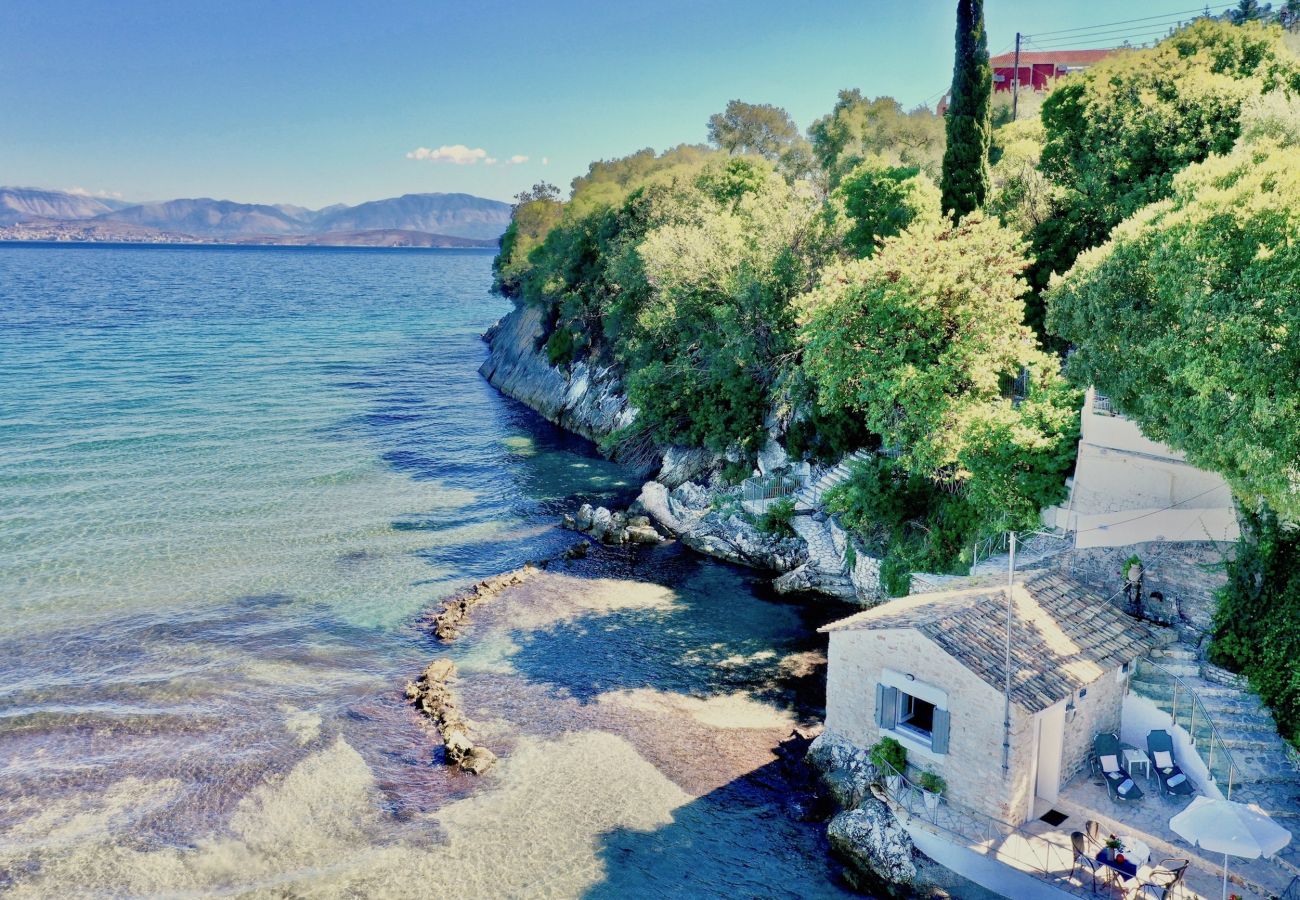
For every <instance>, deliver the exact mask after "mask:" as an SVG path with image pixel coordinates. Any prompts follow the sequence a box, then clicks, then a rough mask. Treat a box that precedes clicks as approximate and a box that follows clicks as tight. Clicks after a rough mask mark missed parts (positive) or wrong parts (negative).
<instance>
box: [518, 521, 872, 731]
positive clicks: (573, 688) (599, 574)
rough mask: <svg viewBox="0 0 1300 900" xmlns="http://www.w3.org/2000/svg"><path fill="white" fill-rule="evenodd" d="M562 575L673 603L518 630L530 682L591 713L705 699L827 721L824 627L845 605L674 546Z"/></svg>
mask: <svg viewBox="0 0 1300 900" xmlns="http://www.w3.org/2000/svg"><path fill="white" fill-rule="evenodd" d="M562 571H563V574H564V575H565V576H569V577H576V578H579V579H588V578H605V579H619V580H627V581H632V580H640V581H649V582H653V583H656V584H659V585H664V586H666V587H668V588H669V589H671V598H672V599H671V602H668V603H661V604H654V605H650V606H630V607H623V608H613V609H594V610H591V611H587V612H583V613H581V614H577V615H574V616H567V617H564V618H561V619H560V620H558V621H555V622H552V623H550V624H549V625H547V626H545V627H543V628H540V629H536V630H515V631H513V632H512V633H511V639H512V641H513V643H514V644H515V646H516V649H514V651H513V652H512V654H511V656H510V663H511V666H512V667H513V669H514V670H515V671H516V672H517V673H518V674H519V675H520V676H522V677H523V678H525V679H527V680H529V681H531V682H534V683H541V684H545V685H548V686H550V687H551V688H552V689H554V690H555V691H557V692H559V693H560V694H562V695H564V696H566V697H568V698H571V699H573V700H576V701H577V702H579V703H583V704H587V703H591V702H593V701H595V700H596V699H597V698H599V697H600V696H601V695H604V694H609V693H610V692H617V691H635V690H639V689H650V690H653V691H656V692H661V693H665V694H676V695H680V696H682V697H688V698H693V699H697V700H708V699H710V698H718V697H727V696H734V695H739V694H744V695H746V696H748V697H749V698H751V699H753V700H755V701H758V702H760V703H765V704H769V705H771V706H773V707H775V708H777V709H780V710H784V711H786V712H788V713H790V715H791V716H793V718H794V720H795V721H797V722H798V723H799V724H801V725H811V724H814V723H815V722H819V721H820V720H821V718H822V717H823V715H824V706H825V665H826V660H825V646H826V639H825V636H824V635H820V634H818V633H817V631H816V628H817V626H818V625H821V624H823V623H824V622H828V621H832V620H833V619H835V618H837V617H839V616H840V615H842V614H844V613H846V612H847V611H848V608H847V607H843V606H840V605H839V604H832V603H826V604H820V603H819V604H811V605H810V604H808V603H805V602H799V601H791V600H786V599H784V598H780V597H778V596H776V595H774V594H772V592H771V591H770V589H768V588H767V585H766V584H765V581H764V580H763V579H761V578H760V577H759V576H757V575H756V574H755V573H753V572H750V571H748V570H742V569H739V568H737V567H733V566H729V565H727V564H724V563H719V562H717V561H714V560H707V559H704V558H701V557H699V556H696V555H695V554H693V553H691V552H690V551H688V550H686V549H684V548H683V547H681V546H680V545H676V544H672V545H668V546H665V547H661V548H656V549H652V550H635V549H620V550H605V549H601V550H597V551H595V553H594V554H593V558H592V559H589V560H587V561H584V562H583V563H581V564H569V565H566V566H564V567H563V568H562ZM603 589H605V590H610V591H617V590H618V588H617V587H614V586H610V587H608V588H603ZM503 615H507V614H503Z"/></svg>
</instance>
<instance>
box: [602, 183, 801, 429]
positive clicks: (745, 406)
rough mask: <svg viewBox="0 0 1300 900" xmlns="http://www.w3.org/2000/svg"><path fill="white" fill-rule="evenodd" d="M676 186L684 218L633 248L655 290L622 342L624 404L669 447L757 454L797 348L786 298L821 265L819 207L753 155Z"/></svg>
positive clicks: (646, 296)
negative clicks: (813, 237)
mask: <svg viewBox="0 0 1300 900" xmlns="http://www.w3.org/2000/svg"><path fill="white" fill-rule="evenodd" d="M681 190H682V192H683V196H682V197H681V200H680V205H679V215H677V216H676V217H674V218H673V219H672V220H670V221H664V222H662V223H661V224H659V225H658V226H657V227H655V228H653V229H652V230H650V231H649V232H647V234H646V235H645V238H644V239H643V240H642V241H641V243H640V245H639V246H638V249H637V254H638V257H639V259H640V260H641V263H642V265H643V267H644V273H645V279H646V283H647V284H648V285H649V287H650V290H649V291H648V292H647V293H646V294H644V295H643V296H642V297H641V303H640V305H639V307H638V309H637V311H636V313H635V317H634V324H632V325H629V327H628V329H627V331H626V333H625V336H624V337H623V338H622V339H621V341H620V349H619V353H620V358H621V359H622V360H623V361H624V363H625V365H626V367H627V369H628V372H629V374H628V380H627V385H628V397H629V399H630V400H631V401H632V403H633V404H634V405H636V407H637V408H638V409H639V410H640V419H639V421H640V424H641V426H642V427H643V428H649V429H651V430H652V431H653V433H654V434H655V436H656V437H657V438H658V439H659V440H661V441H663V442H666V443H667V442H672V443H681V444H687V445H692V446H701V445H702V446H707V447H710V448H712V449H715V450H724V449H727V448H729V447H731V446H735V445H739V446H740V447H741V448H742V449H743V450H746V451H749V452H753V451H756V450H757V449H758V447H759V445H760V444H761V441H762V432H763V419H764V416H765V414H766V411H767V406H768V402H769V399H770V396H771V390H772V387H773V385H774V384H775V383H776V381H777V380H778V378H779V377H780V376H781V374H782V372H783V371H784V369H785V368H787V367H788V366H789V365H790V358H791V356H792V354H793V352H794V310H793V307H792V304H791V299H792V298H793V297H795V296H797V295H799V294H800V293H802V292H803V291H805V290H807V289H808V287H809V286H810V282H811V278H812V272H813V270H814V269H815V267H816V265H817V260H816V259H815V258H814V257H811V256H810V255H809V254H810V252H813V249H814V246H815V245H813V244H812V243H810V242H808V241H806V240H805V239H804V238H805V235H806V234H807V233H808V232H809V231H810V230H811V228H812V227H813V218H814V215H815V212H816V206H815V205H814V203H813V202H812V199H811V198H810V197H809V196H807V195H805V194H803V193H801V192H800V191H798V190H796V189H794V188H792V187H791V186H790V185H789V184H787V183H786V182H785V181H784V180H783V179H782V178H781V177H779V176H778V175H777V174H776V172H775V171H774V169H773V167H772V166H771V165H769V164H767V163H765V162H762V161H759V160H755V159H753V158H733V159H731V160H728V161H727V162H726V163H725V164H724V165H718V164H715V165H713V166H710V167H708V168H706V170H705V171H704V172H703V173H701V175H700V176H699V177H697V179H696V180H695V181H694V183H693V184H691V185H683V186H682V188H681Z"/></svg>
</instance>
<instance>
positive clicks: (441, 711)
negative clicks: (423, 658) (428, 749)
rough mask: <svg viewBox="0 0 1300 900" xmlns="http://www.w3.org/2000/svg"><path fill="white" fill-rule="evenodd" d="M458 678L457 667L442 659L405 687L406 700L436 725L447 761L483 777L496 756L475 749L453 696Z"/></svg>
mask: <svg viewBox="0 0 1300 900" xmlns="http://www.w3.org/2000/svg"><path fill="white" fill-rule="evenodd" d="M455 679H456V664H455V663H453V662H452V661H451V660H450V659H447V658H446V657H445V656H444V657H439V658H438V659H435V660H434V661H433V662H431V663H429V664H428V665H427V666H425V667H424V671H423V672H421V673H420V675H419V677H417V678H416V679H415V681H412V682H410V683H408V684H407V685H406V699H407V700H409V701H411V703H412V704H413V705H414V706H415V708H416V709H418V710H419V711H420V712H422V713H424V714H425V715H426V716H428V717H429V719H431V720H432V721H433V724H434V725H436V726H437V728H438V733H439V734H440V735H442V746H443V750H444V751H445V753H446V759H447V762H448V763H449V764H451V765H454V766H457V767H458V768H460V769H461V770H462V771H465V772H469V773H470V774H471V775H482V774H483V773H484V772H486V771H487V770H488V769H490V768H491V767H492V764H493V763H495V762H496V760H497V757H496V754H495V753H493V752H492V751H491V750H489V749H487V748H486V747H478V746H475V744H474V739H473V737H471V734H470V727H471V726H470V722H469V720H468V719H466V718H465V716H464V714H463V713H461V711H460V709H459V706H458V705H457V702H456V696H455V694H453V693H452V689H451V685H452V682H454V681H455Z"/></svg>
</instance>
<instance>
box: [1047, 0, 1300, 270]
mask: <svg viewBox="0 0 1300 900" xmlns="http://www.w3.org/2000/svg"><path fill="white" fill-rule="evenodd" d="M1281 37H1282V35H1281V31H1280V30H1279V29H1278V28H1277V27H1276V26H1264V25H1260V24H1257V23H1249V24H1246V25H1243V26H1233V25H1230V24H1228V23H1225V22H1221V21H1215V20H1210V19H1199V20H1197V21H1196V22H1195V23H1193V24H1192V25H1191V26H1189V27H1187V28H1184V29H1182V30H1181V31H1179V32H1177V33H1176V34H1174V35H1173V36H1171V37H1169V38H1167V39H1166V40H1164V41H1162V42H1161V43H1160V44H1158V45H1157V46H1155V47H1153V48H1150V49H1145V50H1130V51H1125V52H1122V53H1116V54H1114V55H1112V56H1110V57H1107V58H1106V59H1104V60H1102V61H1101V62H1099V63H1098V64H1097V65H1095V66H1093V67H1092V68H1091V69H1089V70H1088V71H1087V72H1084V73H1081V74H1079V75H1076V76H1071V78H1070V79H1068V80H1067V82H1066V83H1065V84H1063V85H1061V86H1060V87H1058V88H1056V90H1055V91H1053V92H1052V94H1051V96H1049V97H1048V98H1047V100H1046V101H1045V102H1044V104H1043V109H1042V120H1043V125H1044V128H1045V131H1046V140H1045V143H1044V146H1043V150H1042V161H1041V169H1042V171H1043V173H1044V174H1045V175H1046V176H1047V177H1048V178H1049V179H1050V180H1051V181H1052V182H1053V183H1054V184H1055V185H1056V187H1057V188H1058V189H1059V192H1060V193H1059V203H1058V206H1057V211H1056V214H1055V215H1053V216H1051V217H1050V218H1049V219H1047V220H1045V221H1043V222H1042V223H1040V224H1039V225H1038V227H1037V228H1036V229H1035V232H1034V238H1033V243H1034V254H1035V256H1036V257H1037V264H1036V267H1035V270H1034V271H1033V273H1032V274H1031V281H1032V282H1033V283H1034V285H1035V287H1040V288H1041V287H1044V286H1045V285H1046V283H1047V281H1048V278H1049V276H1050V275H1051V273H1053V272H1058V273H1059V272H1064V271H1065V270H1067V269H1068V268H1070V266H1071V264H1073V262H1074V260H1075V258H1076V257H1077V256H1078V254H1079V253H1080V252H1082V251H1083V250H1085V249H1087V248H1088V247H1093V246H1096V245H1097V244H1099V243H1101V242H1102V241H1104V240H1105V239H1106V236H1107V235H1108V234H1109V233H1110V229H1111V228H1113V227H1114V226H1115V225H1116V224H1118V223H1119V222H1120V221H1121V220H1123V219H1124V218H1126V217H1127V216H1130V215H1132V214H1133V213H1135V212H1136V211H1137V210H1139V209H1141V208H1142V207H1143V206H1145V205H1146V204H1148V203H1151V202H1153V201H1155V200H1159V199H1161V198H1163V197H1165V196H1167V195H1168V194H1169V191H1170V189H1171V187H1172V185H1173V179H1174V176H1175V174H1176V173H1177V172H1179V171H1180V170H1182V169H1183V168H1185V167H1186V166H1188V165H1190V164H1192V163H1195V162H1200V161H1201V160H1204V159H1205V158H1206V157H1208V156H1209V155H1210V154H1213V153H1219V154H1222V153H1227V152H1228V151H1229V150H1231V149H1232V147H1233V145H1234V143H1235V142H1236V140H1237V137H1238V135H1239V134H1240V129H1241V112H1242V109H1243V107H1244V106H1245V104H1246V103H1247V102H1248V101H1249V100H1250V98H1252V97H1255V96H1259V95H1261V94H1266V93H1270V92H1273V91H1281V90H1286V91H1290V92H1295V91H1297V90H1300V60H1297V59H1296V57H1295V56H1294V55H1292V54H1291V53H1290V52H1289V51H1287V50H1286V48H1284V47H1283V46H1282V42H1281Z"/></svg>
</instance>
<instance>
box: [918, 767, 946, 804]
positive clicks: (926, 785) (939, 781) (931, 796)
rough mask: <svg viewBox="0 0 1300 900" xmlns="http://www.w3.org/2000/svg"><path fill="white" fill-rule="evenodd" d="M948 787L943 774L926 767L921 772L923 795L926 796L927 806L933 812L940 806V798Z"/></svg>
mask: <svg viewBox="0 0 1300 900" xmlns="http://www.w3.org/2000/svg"><path fill="white" fill-rule="evenodd" d="M947 789H948V782H946V781H944V780H943V776H941V775H939V774H938V773H936V772H931V771H930V770H929V769H926V770H925V771H924V772H922V773H921V796H922V797H923V798H925V808H926V809H928V810H929V811H930V812H931V813H933V812H934V811H935V810H937V809H938V808H939V798H940V797H941V796H942V795H943V792H944V791H946V790H947Z"/></svg>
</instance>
